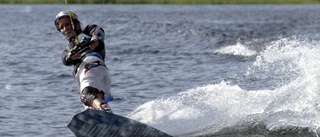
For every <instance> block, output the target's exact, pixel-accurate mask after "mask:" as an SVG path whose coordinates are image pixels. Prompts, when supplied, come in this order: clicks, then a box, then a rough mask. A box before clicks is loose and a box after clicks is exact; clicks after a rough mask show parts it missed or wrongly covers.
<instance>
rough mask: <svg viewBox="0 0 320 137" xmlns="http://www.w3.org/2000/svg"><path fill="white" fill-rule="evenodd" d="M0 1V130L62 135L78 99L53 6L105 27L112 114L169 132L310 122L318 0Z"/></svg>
mask: <svg viewBox="0 0 320 137" xmlns="http://www.w3.org/2000/svg"><path fill="white" fill-rule="evenodd" d="M0 8H1V14H0V18H1V20H0V24H1V26H0V32H1V36H2V38H1V43H0V45H1V48H2V50H0V54H1V58H2V59H1V61H0V63H1V65H0V70H1V79H0V89H1V90H0V104H1V105H0V111H1V113H0V127H1V128H0V136H4V137H6V136H8V137H10V136H28V137H29V136H32V137H35V136H39V137H43V136H50V137H52V136H66V137H72V136H74V135H73V134H72V133H71V131H70V130H69V129H68V128H67V127H66V125H67V124H68V122H69V121H70V120H71V118H72V116H73V115H74V114H76V113H78V112H81V111H82V110H83V109H84V108H83V106H82V105H81V103H80V101H79V93H78V91H77V89H76V86H75V83H74V81H73V78H72V74H71V71H72V68H71V67H66V66H63V64H62V63H61V60H60V53H61V52H62V50H63V49H64V48H65V46H66V45H67V42H66V41H65V40H64V38H63V37H62V35H61V34H59V33H58V32H57V31H56V29H55V27H54V25H53V21H54V17H55V15H56V14H57V13H58V12H59V11H61V10H64V9H70V10H73V11H74V12H75V13H77V14H78V16H79V17H80V20H81V21H82V24H83V26H84V25H86V24H89V23H95V24H99V25H100V26H102V27H103V28H104V29H105V32H106V40H105V42H106V52H107V59H106V63H107V66H108V68H109V70H110V74H111V76H112V94H113V96H114V98H115V100H114V101H113V102H111V104H110V105H111V107H112V108H113V111H114V112H115V113H117V114H119V115H123V116H128V117H130V118H132V119H135V120H139V121H141V122H144V123H147V124H149V125H152V126H154V127H156V128H158V129H160V130H162V131H164V132H167V133H169V134H171V135H174V136H198V135H202V136H249V135H255V136H317V135H318V133H319V126H320V117H319V112H320V102H319V99H318V97H319V79H320V78H319V77H320V76H319V75H320V74H318V73H319V67H318V66H319V65H320V62H319V56H320V55H319V53H320V52H319V51H320V48H319V35H318V31H319V30H320V25H319V24H320V10H319V9H320V7H319V5H198V6H192V5H190V6H188V5H68V6H66V5H60V4H57V5H0ZM96 9H98V10H96Z"/></svg>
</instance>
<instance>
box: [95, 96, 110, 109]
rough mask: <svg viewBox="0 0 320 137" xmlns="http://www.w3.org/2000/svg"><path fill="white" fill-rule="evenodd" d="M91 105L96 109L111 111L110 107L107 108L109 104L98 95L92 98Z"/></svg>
mask: <svg viewBox="0 0 320 137" xmlns="http://www.w3.org/2000/svg"><path fill="white" fill-rule="evenodd" d="M91 107H93V108H94V109H97V110H104V111H107V112H111V109H110V108H109V106H108V105H107V104H105V103H103V99H102V98H101V97H100V96H97V98H95V99H94V100H93V102H92V104H91Z"/></svg>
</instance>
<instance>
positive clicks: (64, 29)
mask: <svg viewBox="0 0 320 137" xmlns="http://www.w3.org/2000/svg"><path fill="white" fill-rule="evenodd" d="M58 28H59V30H60V32H61V34H62V35H63V36H64V37H65V38H66V39H69V38H72V37H75V36H76V32H75V31H74V30H73V28H72V23H71V21H70V18H69V17H62V18H61V19H60V20H59V21H58Z"/></svg>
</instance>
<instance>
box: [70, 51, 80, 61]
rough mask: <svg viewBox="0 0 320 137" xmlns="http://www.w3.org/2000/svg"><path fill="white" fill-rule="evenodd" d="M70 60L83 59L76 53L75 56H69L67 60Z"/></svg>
mask: <svg viewBox="0 0 320 137" xmlns="http://www.w3.org/2000/svg"><path fill="white" fill-rule="evenodd" d="M68 58H70V59H71V60H77V59H80V58H81V54H80V53H76V54H74V55H71V52H70V53H69V54H68V56H67V59H68Z"/></svg>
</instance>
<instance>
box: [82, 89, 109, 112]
mask: <svg viewBox="0 0 320 137" xmlns="http://www.w3.org/2000/svg"><path fill="white" fill-rule="evenodd" d="M103 98H104V93H103V92H102V91H99V90H98V89H96V88H94V87H91V86H88V87H85V88H84V89H83V90H82V92H81V97H80V99H81V102H82V103H83V104H85V105H86V106H89V107H92V108H94V109H97V110H103V111H107V112H111V110H110V108H109V107H108V105H107V104H105V103H103Z"/></svg>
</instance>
